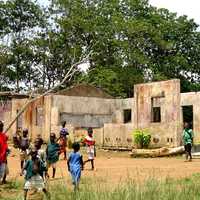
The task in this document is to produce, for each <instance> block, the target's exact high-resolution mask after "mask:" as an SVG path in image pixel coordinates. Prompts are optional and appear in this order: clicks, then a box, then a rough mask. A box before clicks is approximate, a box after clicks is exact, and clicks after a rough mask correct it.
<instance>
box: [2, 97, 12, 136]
mask: <svg viewBox="0 0 200 200" xmlns="http://www.w3.org/2000/svg"><path fill="white" fill-rule="evenodd" d="M11 111H12V101H11V100H5V101H0V120H1V121H3V123H4V127H5V128H6V127H7V126H8V124H9V122H10V120H11ZM8 135H10V132H8Z"/></svg>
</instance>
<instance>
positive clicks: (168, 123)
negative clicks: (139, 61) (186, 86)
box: [133, 80, 181, 147]
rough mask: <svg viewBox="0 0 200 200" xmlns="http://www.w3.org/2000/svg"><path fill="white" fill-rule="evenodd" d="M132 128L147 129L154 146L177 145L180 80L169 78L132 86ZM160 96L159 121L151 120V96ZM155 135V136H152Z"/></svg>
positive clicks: (179, 138) (179, 129) (178, 138)
mask: <svg viewBox="0 0 200 200" xmlns="http://www.w3.org/2000/svg"><path fill="white" fill-rule="evenodd" d="M134 97H135V99H134V102H135V105H134V108H135V109H134V122H133V124H134V128H139V129H148V130H149V131H150V132H151V134H152V140H153V141H156V142H153V143H152V145H153V146H154V147H160V146H166V144H167V143H168V142H167V141H168V139H169V138H170V144H169V145H170V146H179V145H180V142H181V137H180V134H181V133H180V132H181V125H180V81H179V80H170V81H162V82H154V83H147V84H139V85H135V87H134ZM153 97H162V98H163V100H162V105H161V122H160V123H154V122H152V119H151V118H152V117H151V116H152V105H151V104H152V103H151V101H152V98H153ZM154 137H155V138H154Z"/></svg>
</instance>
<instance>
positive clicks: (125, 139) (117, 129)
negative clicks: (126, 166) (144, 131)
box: [103, 123, 133, 147]
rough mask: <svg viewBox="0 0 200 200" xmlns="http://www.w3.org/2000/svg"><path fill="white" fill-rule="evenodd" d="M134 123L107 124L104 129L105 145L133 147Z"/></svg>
mask: <svg viewBox="0 0 200 200" xmlns="http://www.w3.org/2000/svg"><path fill="white" fill-rule="evenodd" d="M132 132H133V124H132V123H129V124H105V125H104V129H103V138H104V141H103V146H105V147H131V146H132V145H133V141H132Z"/></svg>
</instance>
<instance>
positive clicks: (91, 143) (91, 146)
mask: <svg viewBox="0 0 200 200" xmlns="http://www.w3.org/2000/svg"><path fill="white" fill-rule="evenodd" d="M92 135H93V130H92V128H88V135H87V136H86V138H85V140H84V143H85V144H86V146H87V153H88V160H86V161H85V162H84V165H85V164H86V163H87V162H91V166H92V170H94V157H95V140H94V139H93V137H92Z"/></svg>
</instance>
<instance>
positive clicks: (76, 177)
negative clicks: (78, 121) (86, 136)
mask: <svg viewBox="0 0 200 200" xmlns="http://www.w3.org/2000/svg"><path fill="white" fill-rule="evenodd" d="M72 148H73V149H74V152H72V153H70V155H69V158H68V161H67V166H68V171H69V172H70V173H71V176H72V181H73V182H72V183H73V185H74V191H76V190H77V189H78V187H79V182H80V178H81V170H83V158H82V155H81V154H80V153H79V150H80V145H79V143H74V144H73V145H72Z"/></svg>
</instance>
